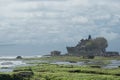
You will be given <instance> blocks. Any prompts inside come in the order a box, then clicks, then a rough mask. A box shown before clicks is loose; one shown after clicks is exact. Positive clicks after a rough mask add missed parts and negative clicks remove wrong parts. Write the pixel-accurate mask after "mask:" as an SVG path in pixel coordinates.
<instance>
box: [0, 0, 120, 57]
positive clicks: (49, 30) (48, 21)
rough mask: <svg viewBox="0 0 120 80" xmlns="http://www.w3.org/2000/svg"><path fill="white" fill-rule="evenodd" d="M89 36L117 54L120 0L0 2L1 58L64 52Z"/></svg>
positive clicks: (119, 45) (119, 49)
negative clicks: (106, 44)
mask: <svg viewBox="0 0 120 80" xmlns="http://www.w3.org/2000/svg"><path fill="white" fill-rule="evenodd" d="M89 34H90V35H92V38H96V37H105V38H106V39H107V40H108V43H109V47H108V48H107V50H108V51H119V52H120V36H119V35H120V0H0V56H1V55H43V54H48V53H50V52H51V51H53V50H59V51H61V52H62V53H66V52H67V51H66V46H75V45H76V44H77V43H78V41H80V40H81V39H82V38H84V39H85V38H87V37H88V35H89Z"/></svg>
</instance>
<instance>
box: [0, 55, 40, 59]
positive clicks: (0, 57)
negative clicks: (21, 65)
mask: <svg viewBox="0 0 120 80" xmlns="http://www.w3.org/2000/svg"><path fill="white" fill-rule="evenodd" d="M16 57H17V56H0V59H16ZM22 57H23V58H39V57H42V55H34V56H22Z"/></svg>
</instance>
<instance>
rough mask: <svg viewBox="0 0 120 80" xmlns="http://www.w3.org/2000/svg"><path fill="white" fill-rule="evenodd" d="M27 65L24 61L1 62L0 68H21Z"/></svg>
mask: <svg viewBox="0 0 120 80" xmlns="http://www.w3.org/2000/svg"><path fill="white" fill-rule="evenodd" d="M25 64H26V63H24V62H22V61H12V60H11V61H10V60H1V61H0V67H1V68H10V67H15V66H20V65H25Z"/></svg>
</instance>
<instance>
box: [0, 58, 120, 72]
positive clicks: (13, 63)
mask: <svg viewBox="0 0 120 80" xmlns="http://www.w3.org/2000/svg"><path fill="white" fill-rule="evenodd" d="M44 62H45V63H46V62H47V61H41V60H0V72H12V71H13V69H14V68H15V67H20V66H28V65H29V66H30V65H33V64H34V63H35V64H37V63H44ZM48 63H49V62H48ZM50 63H51V64H58V65H60V64H63V65H77V66H84V65H90V64H98V63H99V62H90V61H88V62H84V61H82V62H60V61H56V62H50ZM119 66H120V60H110V64H108V65H106V66H104V65H103V66H102V68H108V69H111V68H118V67H119Z"/></svg>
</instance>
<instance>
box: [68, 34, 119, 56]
mask: <svg viewBox="0 0 120 80" xmlns="http://www.w3.org/2000/svg"><path fill="white" fill-rule="evenodd" d="M107 47H108V42H107V40H106V39H105V38H104V37H97V38H95V39H92V37H91V35H89V36H88V39H81V40H80V42H79V43H78V44H77V45H76V46H75V47H66V48H67V51H68V53H67V54H68V55H75V56H101V55H102V56H108V55H112V54H114V55H119V53H118V52H106V48H107Z"/></svg>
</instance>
